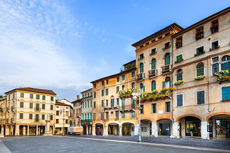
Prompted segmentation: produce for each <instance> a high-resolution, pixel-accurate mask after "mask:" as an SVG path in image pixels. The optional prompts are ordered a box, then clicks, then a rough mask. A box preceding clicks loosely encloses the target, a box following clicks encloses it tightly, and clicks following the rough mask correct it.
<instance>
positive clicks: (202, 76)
mask: <svg viewBox="0 0 230 153" xmlns="http://www.w3.org/2000/svg"><path fill="white" fill-rule="evenodd" d="M204 78H205V76H204V75H200V76H197V77H195V80H202V79H204Z"/></svg>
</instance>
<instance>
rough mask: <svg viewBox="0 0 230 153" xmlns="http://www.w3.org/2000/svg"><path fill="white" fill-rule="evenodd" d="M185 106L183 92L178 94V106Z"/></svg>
mask: <svg viewBox="0 0 230 153" xmlns="http://www.w3.org/2000/svg"><path fill="white" fill-rule="evenodd" d="M179 106H183V94H180V95H177V107H179Z"/></svg>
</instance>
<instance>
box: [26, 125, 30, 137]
mask: <svg viewBox="0 0 230 153" xmlns="http://www.w3.org/2000/svg"><path fill="white" fill-rule="evenodd" d="M26 135H30V126H29V125H27V134H26Z"/></svg>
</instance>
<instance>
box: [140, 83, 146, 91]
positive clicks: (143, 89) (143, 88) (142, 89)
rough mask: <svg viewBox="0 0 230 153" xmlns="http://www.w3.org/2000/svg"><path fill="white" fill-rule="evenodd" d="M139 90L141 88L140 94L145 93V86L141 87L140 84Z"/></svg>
mask: <svg viewBox="0 0 230 153" xmlns="http://www.w3.org/2000/svg"><path fill="white" fill-rule="evenodd" d="M140 88H141V92H145V86H144V85H143V83H141V84H140Z"/></svg>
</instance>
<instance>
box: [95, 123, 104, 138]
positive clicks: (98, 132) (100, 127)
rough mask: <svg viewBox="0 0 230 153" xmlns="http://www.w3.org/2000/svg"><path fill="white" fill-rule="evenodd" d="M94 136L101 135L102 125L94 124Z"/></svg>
mask: <svg viewBox="0 0 230 153" xmlns="http://www.w3.org/2000/svg"><path fill="white" fill-rule="evenodd" d="M95 134H96V135H103V124H102V123H96V124H95Z"/></svg>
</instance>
